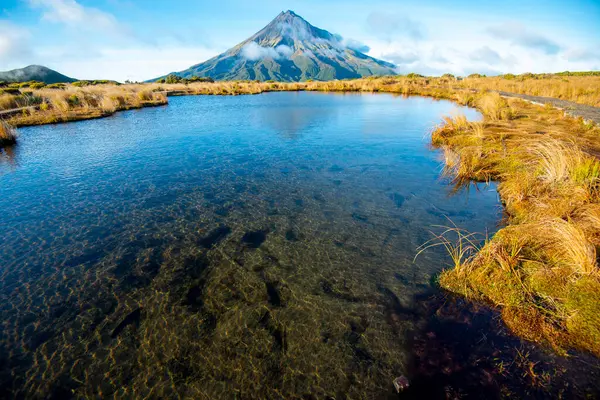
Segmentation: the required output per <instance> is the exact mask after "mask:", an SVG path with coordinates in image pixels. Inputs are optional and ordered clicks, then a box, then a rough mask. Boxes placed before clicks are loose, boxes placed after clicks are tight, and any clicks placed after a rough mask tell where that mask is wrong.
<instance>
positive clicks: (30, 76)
mask: <svg viewBox="0 0 600 400" xmlns="http://www.w3.org/2000/svg"><path fill="white" fill-rule="evenodd" d="M76 80H77V79H73V78H69V77H68V76H65V75H63V74H60V73H58V72H56V71H54V70H51V69H50V68H46V67H43V66H41V65H30V66H28V67H25V68H19V69H13V70H11V71H4V72H0V81H7V82H27V81H38V82H44V83H67V82H75V81H76Z"/></svg>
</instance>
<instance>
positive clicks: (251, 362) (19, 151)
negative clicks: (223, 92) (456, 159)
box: [0, 93, 499, 398]
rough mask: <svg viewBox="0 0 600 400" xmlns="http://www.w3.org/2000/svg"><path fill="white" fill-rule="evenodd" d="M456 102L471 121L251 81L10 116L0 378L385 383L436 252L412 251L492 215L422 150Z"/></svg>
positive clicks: (315, 389) (153, 390)
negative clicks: (105, 109) (73, 115)
mask: <svg viewBox="0 0 600 400" xmlns="http://www.w3.org/2000/svg"><path fill="white" fill-rule="evenodd" d="M459 111H460V112H462V113H465V114H467V116H469V117H470V118H472V119H476V118H478V115H477V113H476V112H475V111H473V110H470V109H464V108H461V109H458V108H457V106H455V105H453V104H452V103H449V102H446V101H434V100H430V99H425V98H418V97H414V98H400V97H394V96H391V95H371V94H345V95H341V94H322V93H270V94H263V95H258V96H239V97H217V96H213V97H204V96H198V97H177V98H170V104H169V106H167V107H159V108H151V109H143V110H136V111H129V112H123V113H118V114H116V115H114V116H112V117H110V118H106V119H102V120H91V121H83V122H78V123H71V124H64V125H55V126H41V127H34V128H24V129H21V130H20V135H21V136H20V142H19V145H18V146H17V147H15V148H12V149H10V151H9V152H8V153H7V152H5V153H4V154H2V155H1V156H0V208H1V209H2V210H3V217H2V219H1V220H0V231H1V232H2V245H1V248H0V260H2V261H1V270H0V274H1V277H0V311H1V316H2V321H3V325H2V329H1V330H0V353H1V354H2V356H0V357H2V359H0V364H1V365H2V366H0V385H1V387H0V393H4V394H7V393H11V391H17V392H18V393H20V394H23V393H25V394H29V395H31V394H37V395H38V396H42V397H47V396H50V395H55V396H59V397H61V398H64V397H69V396H74V397H85V396H90V397H96V396H105V397H109V396H115V397H122V398H131V397H142V396H148V395H149V396H150V397H162V398H164V397H175V396H176V395H179V396H182V397H191V398H223V397H225V398H240V397H241V398H248V397H268V398H278V397H286V398H291V397H302V396H306V395H309V394H310V395H312V396H314V397H317V398H321V397H325V396H332V397H335V398H343V397H351V398H362V397H385V396H387V395H393V386H392V384H391V382H392V380H393V379H394V378H395V377H396V376H399V375H402V374H408V372H407V370H408V368H409V367H408V364H409V360H410V358H411V357H412V355H411V351H412V350H411V344H410V337H411V332H412V331H413V330H414V329H416V325H417V324H418V320H419V318H418V317H419V316H418V315H416V313H417V312H416V311H415V310H416V308H415V296H417V295H418V294H419V293H429V292H431V291H432V290H433V289H432V287H431V280H432V277H434V276H435V274H437V273H439V272H440V271H441V269H442V268H443V267H444V266H446V265H447V259H446V257H445V255H444V254H443V253H442V252H441V251H436V250H433V251H429V252H426V253H425V254H423V255H422V256H420V257H419V258H418V259H417V260H416V261H413V259H414V257H415V254H416V249H417V248H418V246H420V245H422V244H423V243H424V242H426V241H427V240H429V239H430V238H431V234H430V231H432V230H433V231H436V230H439V229H440V228H439V226H440V225H449V224H451V223H454V224H456V225H457V226H459V227H462V228H466V229H469V230H470V231H477V232H486V231H489V232H493V231H494V230H495V229H496V224H497V222H498V220H499V204H498V198H497V194H496V192H495V189H494V186H493V185H492V186H483V185H480V186H479V187H474V186H472V187H471V188H470V190H463V191H461V192H459V193H455V194H452V188H451V187H450V186H449V185H448V183H447V182H445V181H444V180H443V179H441V178H440V170H441V165H440V160H439V154H438V153H437V152H436V151H432V150H431V149H430V148H429V146H428V141H429V138H428V132H429V130H430V129H431V127H432V126H433V125H434V124H435V123H438V122H439V121H440V119H441V117H442V116H443V115H448V114H452V113H456V112H459ZM13 393H14V392H13Z"/></svg>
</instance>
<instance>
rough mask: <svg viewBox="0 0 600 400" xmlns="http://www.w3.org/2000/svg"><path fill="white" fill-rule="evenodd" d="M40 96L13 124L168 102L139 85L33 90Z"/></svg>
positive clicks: (69, 118)
mask: <svg viewBox="0 0 600 400" xmlns="http://www.w3.org/2000/svg"><path fill="white" fill-rule="evenodd" d="M34 96H35V97H36V98H37V99H40V101H39V105H38V107H37V109H36V110H35V111H33V112H30V113H26V114H17V115H15V116H14V117H12V119H11V122H12V123H14V124H15V125H37V124H45V123H54V122H65V121H74V120H80V119H89V118H98V117H102V116H106V115H110V114H112V113H114V112H116V111H121V110H128V109H131V108H140V107H147V106H154V105H162V104H167V97H166V95H165V94H164V93H160V92H154V91H152V90H151V89H149V88H146V87H144V86H142V85H122V86H115V85H96V86H84V87H76V86H72V85H70V86H66V87H65V88H64V89H63V90H52V89H46V88H44V89H41V90H37V91H35V93H34Z"/></svg>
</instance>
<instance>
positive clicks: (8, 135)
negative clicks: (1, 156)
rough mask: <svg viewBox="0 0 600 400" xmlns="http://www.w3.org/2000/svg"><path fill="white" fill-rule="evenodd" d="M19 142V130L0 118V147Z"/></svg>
mask: <svg viewBox="0 0 600 400" xmlns="http://www.w3.org/2000/svg"><path fill="white" fill-rule="evenodd" d="M15 143H17V131H16V129H15V128H13V127H12V126H10V125H9V124H8V123H6V122H4V121H2V120H0V147H3V146H7V145H11V144H15Z"/></svg>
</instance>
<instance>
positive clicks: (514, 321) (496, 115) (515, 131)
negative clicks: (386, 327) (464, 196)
mask: <svg viewBox="0 0 600 400" xmlns="http://www.w3.org/2000/svg"><path fill="white" fill-rule="evenodd" d="M483 96H487V95H483ZM493 101H496V102H497V104H496V105H494V104H492V102H493ZM505 101H506V100H504V99H502V98H500V99H498V98H496V100H494V99H493V98H492V97H488V98H487V99H483V98H481V99H475V103H474V104H476V105H477V106H478V107H482V108H483V109H485V110H492V112H489V111H483V109H482V112H483V114H484V117H485V119H484V121H483V122H482V123H481V125H480V126H481V128H474V127H472V126H469V124H468V122H465V120H464V118H462V117H460V118H451V119H446V121H445V123H444V124H443V125H441V126H439V127H437V128H436V129H435V130H434V132H433V133H432V142H433V143H434V145H437V146H439V147H440V148H442V149H443V151H444V153H445V154H446V163H447V165H446V173H448V174H449V175H451V177H452V178H453V179H454V181H455V183H456V184H457V185H460V184H463V183H465V182H468V181H469V180H470V179H476V180H498V181H499V184H498V192H499V194H500V197H501V199H502V202H503V203H504V205H505V208H506V211H507V213H508V218H507V225H506V227H504V228H502V229H500V230H499V231H498V232H497V233H496V235H495V236H494V237H492V238H491V239H489V240H487V241H485V243H484V244H483V245H482V246H481V247H480V248H479V249H478V251H477V252H476V254H475V255H473V256H470V257H468V258H464V259H462V260H460V262H456V260H455V259H456V257H455V253H456V250H455V249H454V248H453V247H452V246H460V247H464V246H465V243H462V244H460V243H459V244H456V243H453V244H451V245H450V247H451V250H450V254H451V257H452V259H453V260H454V261H453V264H454V265H455V267H454V268H453V269H449V270H446V271H444V272H443V273H442V275H441V276H440V284H441V286H442V287H444V288H446V289H448V290H451V291H454V292H457V293H459V294H462V295H465V296H467V297H469V298H471V299H473V300H479V301H484V302H487V303H490V304H492V305H495V306H497V307H500V308H501V310H502V317H503V319H504V321H505V322H506V324H507V326H508V327H509V328H511V329H512V330H513V331H514V332H515V333H516V334H518V335H520V336H522V337H524V338H527V339H529V340H533V341H538V342H544V343H547V344H550V345H551V346H553V347H554V348H555V349H557V350H558V351H561V352H564V351H565V350H566V349H568V348H571V347H575V348H579V349H583V350H587V351H590V352H592V353H594V354H596V355H600V301H599V300H600V269H599V267H598V254H597V249H598V246H599V245H600V162H599V161H598V159H597V158H596V157H595V154H598V150H599V147H600V141H598V139H597V138H598V135H600V129H598V128H597V127H592V128H590V127H584V126H582V124H581V122H580V121H579V120H577V119H573V118H570V117H565V116H564V115H563V114H561V113H560V112H559V111H557V110H553V109H551V108H548V107H539V106H533V105H531V104H527V103H524V102H521V101H518V100H511V101H508V102H507V103H506V104H504V102H505ZM508 107H510V109H511V110H512V111H510V112H505V113H503V112H495V111H493V110H502V109H507V108H508ZM478 129H481V130H479V131H477V130H478ZM465 240H466V239H465V235H462V236H459V237H458V242H464V241H465ZM443 243H445V246H448V243H449V242H448V240H445V241H444V242H443ZM472 243H473V239H471V238H469V241H468V242H467V245H471V244H472Z"/></svg>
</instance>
